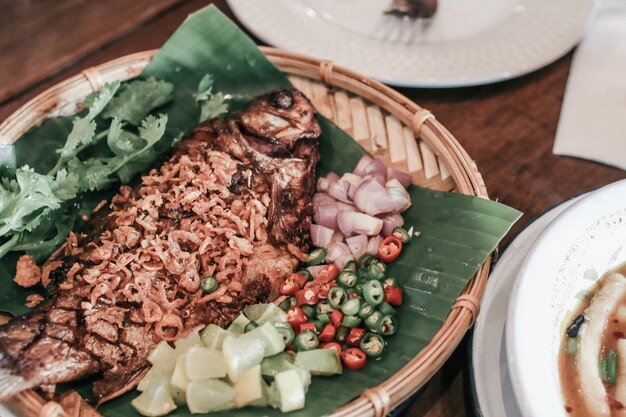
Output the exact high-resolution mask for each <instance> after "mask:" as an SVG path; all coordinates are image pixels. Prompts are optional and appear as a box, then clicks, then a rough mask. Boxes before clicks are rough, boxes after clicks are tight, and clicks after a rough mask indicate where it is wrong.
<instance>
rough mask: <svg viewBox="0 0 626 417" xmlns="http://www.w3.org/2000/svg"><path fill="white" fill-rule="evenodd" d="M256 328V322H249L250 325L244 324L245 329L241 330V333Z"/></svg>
mask: <svg viewBox="0 0 626 417" xmlns="http://www.w3.org/2000/svg"><path fill="white" fill-rule="evenodd" d="M257 327H259V325H258V324H257V323H256V321H251V322H250V323H248V324H246V327H244V328H243V332H244V333H248V332H249V331H250V330H253V329H256V328H257Z"/></svg>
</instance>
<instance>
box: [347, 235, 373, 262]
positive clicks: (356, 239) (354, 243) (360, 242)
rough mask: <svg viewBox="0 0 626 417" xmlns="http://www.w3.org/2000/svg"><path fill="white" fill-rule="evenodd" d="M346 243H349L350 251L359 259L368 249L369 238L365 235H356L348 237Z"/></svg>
mask: <svg viewBox="0 0 626 417" xmlns="http://www.w3.org/2000/svg"><path fill="white" fill-rule="evenodd" d="M346 243H347V244H348V248H350V252H352V255H353V256H354V258H355V259H358V258H359V257H360V256H361V255H363V254H364V253H365V251H366V250H367V243H368V240H367V236H365V235H356V236H352V237H349V238H347V239H346Z"/></svg>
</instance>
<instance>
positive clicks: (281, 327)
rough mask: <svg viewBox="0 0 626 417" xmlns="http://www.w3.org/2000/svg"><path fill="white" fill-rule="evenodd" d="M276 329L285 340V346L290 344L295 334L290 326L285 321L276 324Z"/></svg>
mask: <svg viewBox="0 0 626 417" xmlns="http://www.w3.org/2000/svg"><path fill="white" fill-rule="evenodd" d="M276 330H277V331H278V333H280V335H281V336H282V337H283V340H284V341H285V346H286V345H289V344H291V342H293V338H294V337H295V336H296V334H295V333H294V332H293V329H292V328H291V326H290V325H289V324H287V323H278V324H276Z"/></svg>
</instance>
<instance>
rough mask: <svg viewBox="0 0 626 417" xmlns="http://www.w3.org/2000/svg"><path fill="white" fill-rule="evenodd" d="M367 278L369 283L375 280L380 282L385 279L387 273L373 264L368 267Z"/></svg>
mask: <svg viewBox="0 0 626 417" xmlns="http://www.w3.org/2000/svg"><path fill="white" fill-rule="evenodd" d="M365 278H367V280H368V281H369V280H373V279H375V280H378V281H380V280H382V279H383V278H385V273H384V272H383V270H382V268H381V267H380V266H379V265H378V264H376V263H373V262H372V263H371V264H370V266H368V267H367V273H366V274H365Z"/></svg>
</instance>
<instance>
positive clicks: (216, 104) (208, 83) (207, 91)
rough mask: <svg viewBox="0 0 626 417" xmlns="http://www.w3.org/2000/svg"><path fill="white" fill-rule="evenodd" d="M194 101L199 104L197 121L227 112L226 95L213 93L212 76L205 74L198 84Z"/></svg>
mask: <svg viewBox="0 0 626 417" xmlns="http://www.w3.org/2000/svg"><path fill="white" fill-rule="evenodd" d="M196 102H197V103H198V104H199V105H200V117H199V119H198V121H199V122H204V121H205V120H209V119H212V118H214V117H217V116H219V115H222V114H224V113H226V112H228V104H227V103H226V96H224V94H222V93H221V92H217V93H215V94H214V93H213V77H212V76H211V74H206V75H205V76H204V77H202V79H201V80H200V83H199V84H198V92H197V93H196Z"/></svg>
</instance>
